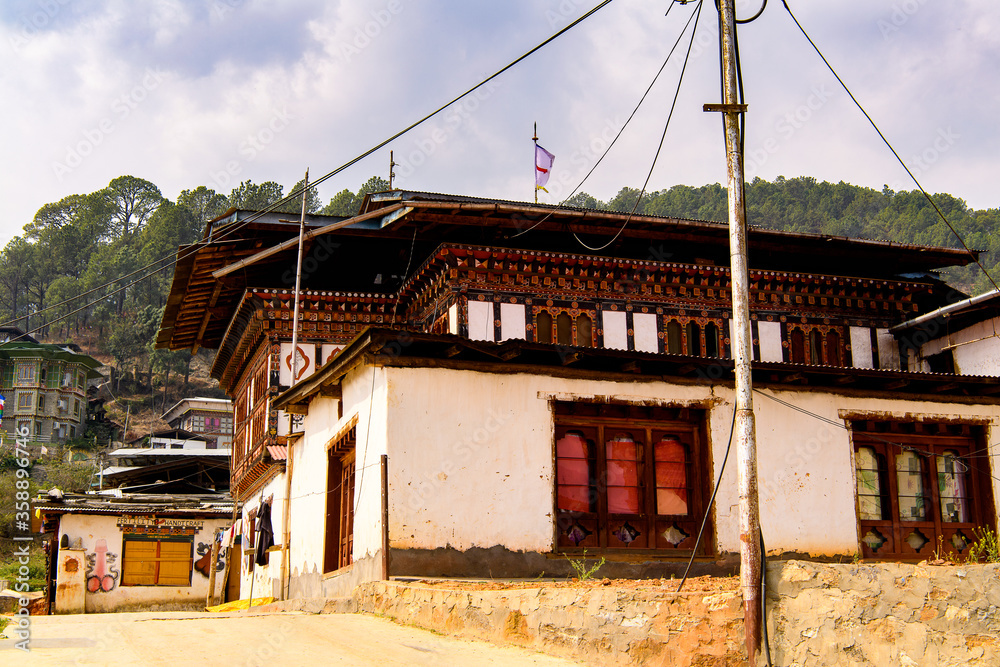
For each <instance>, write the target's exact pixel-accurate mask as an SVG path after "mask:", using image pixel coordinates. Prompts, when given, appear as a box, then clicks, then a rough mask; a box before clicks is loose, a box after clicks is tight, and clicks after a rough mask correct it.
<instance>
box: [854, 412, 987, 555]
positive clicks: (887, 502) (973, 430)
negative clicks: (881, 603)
mask: <svg viewBox="0 0 1000 667" xmlns="http://www.w3.org/2000/svg"><path fill="white" fill-rule="evenodd" d="M878 424H879V427H878V429H877V430H875V429H874V428H873V427H872V426H871V424H870V423H866V422H855V423H853V424H852V441H853V448H854V449H853V454H854V457H853V458H854V461H855V463H854V467H855V471H856V472H855V514H856V517H857V520H858V545H859V549H860V552H861V555H862V557H863V558H866V559H874V560H910V561H913V560H924V559H930V558H934V556H935V554H951V555H955V556H956V557H959V558H961V557H963V556H964V554H965V553H966V548H962V549H959V548H958V546H959V545H961V544H962V543H963V542H964V543H965V544H967V543H968V542H971V541H973V540H975V536H974V535H973V529H974V528H977V527H984V526H985V527H989V528H991V529H993V530H995V529H996V511H995V506H994V504H993V491H992V477H991V473H990V459H989V457H988V456H979V455H978V454H981V453H983V452H985V451H987V450H986V437H985V432H984V429H982V428H981V427H975V426H968V425H965V426H962V425H937V424H919V425H916V426H914V425H912V424H905V423H894V422H893V423H878ZM901 430H916V431H918V432H917V433H913V432H911V433H906V432H900V431H901ZM933 431H936V432H933ZM862 447H867V448H871V449H872V450H874V452H875V454H876V456H877V457H879V459H878V460H879V461H880V464H879V467H878V472H879V482H880V483H879V486H880V495H881V497H882V502H883V505H884V506H883V510H882V514H883V517H882V519H880V520H874V519H862V518H861V501H860V498H859V494H860V492H861V484H860V482H859V480H858V476H859V473H858V472H857V466H858V463H857V459H858V451H859V450H860V449H861V448H862ZM948 451H954V452H956V453H958V455H959V456H958V459H957V460H958V461H960V462H963V465H964V466H965V471H964V472H965V473H966V479H965V484H966V485H967V489H966V493H967V497H968V499H969V504H968V517H967V518H968V521H963V522H958V521H945V520H944V518H943V517H942V512H941V501H940V491H939V479H938V472H937V460H938V458H939V457H941V456H942V455H944V454H945V452H948ZM903 452H911V453H913V454H915V455H916V456H918V457H919V460H920V461H921V463H922V466H921V471H920V473H921V477H922V482H923V483H922V486H923V488H924V490H925V493H926V494H927V496H929V498H928V501H927V502H928V503H929V508H928V513H927V517H926V518H925V519H922V520H917V521H906V520H903V519H902V518H901V517H900V516H899V491H898V475H897V471H896V456H897V455H900V454H902V453H903ZM916 531H919V534H920V535H923V536H924V537H925V538H926V539H927V541H926V543H925V544H923V546H922V547H921V548H920V549H914V548H913V546H912V545H911V544H910V543H909V542H908V541H907V538H908V537H909V536H910V535H911V534H913V533H915V532H916ZM879 536H881V538H884V539H885V542H884V543H883V544H881V545H880V546H877V547H874V546H873V545H872V544H870V543H869V541H868V540H869V539H871V538H878V537H879Z"/></svg>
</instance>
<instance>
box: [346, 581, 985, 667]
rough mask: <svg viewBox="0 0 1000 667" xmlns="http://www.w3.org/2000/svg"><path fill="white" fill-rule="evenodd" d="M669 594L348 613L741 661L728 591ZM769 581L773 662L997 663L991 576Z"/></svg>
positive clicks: (568, 650) (370, 603)
mask: <svg viewBox="0 0 1000 667" xmlns="http://www.w3.org/2000/svg"><path fill="white" fill-rule="evenodd" d="M675 583H676V582H669V583H668V584H667V585H665V586H655V585H652V584H650V585H649V586H645V587H638V588H619V587H613V586H610V585H609V586H597V587H587V586H580V587H556V586H546V585H545V584H539V585H538V587H536V588H525V589H507V590H456V589H448V588H445V587H444V586H443V585H427V584H422V583H403V582H398V581H391V582H370V583H366V584H363V585H362V586H360V587H359V588H358V589H357V590H356V591H355V596H354V600H355V601H356V603H357V609H358V611H363V612H369V613H375V614H381V615H384V616H388V617H390V618H393V619H396V620H398V621H400V622H402V623H408V624H411V625H416V626H419V627H423V628H428V629H431V630H437V631H439V632H445V633H448V634H453V635H458V636H464V637H469V638H474V639H483V640H487V641H493V642H498V643H510V644H518V645H521V646H525V647H528V648H533V649H536V650H538V651H542V652H545V653H549V654H552V655H558V656H563V657H567V658H571V659H574V660H578V661H583V662H586V663H588V664H591V665H610V664H614V665H654V666H657V667H659V666H664V667H666V666H670V667H673V666H678V667H689V666H695V665H696V666H698V667H707V666H709V665H712V666H724V667H729V666H735V665H743V664H745V652H744V649H743V641H744V634H743V607H742V598H741V596H740V593H739V591H738V590H732V586H731V585H730V586H724V587H723V588H728V590H726V591H725V592H712V593H705V592H685V593H680V594H678V593H674V592H672V591H673V590H674V585H675ZM767 584H768V589H767V598H768V599H767V606H768V609H767V622H768V630H769V636H770V646H771V657H772V660H773V664H774V665H781V666H782V667H885V666H887V665H893V666H901V667H916V666H920V667H924V666H927V667H931V666H933V667H949V666H952V665H954V666H956V667H958V666H960V665H961V666H963V667H964V666H966V665H973V666H982V667H987V666H989V667H996V666H998V665H1000V565H974V566H924V565H904V564H899V563H879V564H848V565H844V564H825V563H811V562H805V561H773V562H771V563H769V564H768V576H767ZM759 664H764V663H763V660H762V661H761V662H760V663H759Z"/></svg>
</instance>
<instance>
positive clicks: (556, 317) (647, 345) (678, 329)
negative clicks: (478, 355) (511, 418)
mask: <svg viewBox="0 0 1000 667" xmlns="http://www.w3.org/2000/svg"><path fill="white" fill-rule="evenodd" d="M468 313H469V319H468V335H469V338H471V339H473V340H488V341H493V340H507V339H511V338H520V339H522V340H533V341H534V342H537V343H545V344H555V345H566V346H575V347H597V346H600V347H604V348H608V349H620V350H627V349H632V350H636V351H639V352H667V353H670V354H687V355H691V356H699V357H720V356H724V355H725V350H726V339H725V337H724V335H723V329H722V320H719V321H717V322H716V321H711V320H709V321H707V322H706V321H704V320H702V321H698V320H694V319H688V318H684V317H671V318H669V319H666V320H665V322H666V324H665V327H664V328H663V329H661V324H660V322H661V318H660V317H659V316H657V315H656V314H654V313H634V314H633V315H632V320H633V321H632V327H631V328H630V327H629V326H628V319H627V314H626V313H625V312H623V311H605V312H603V313H602V319H603V323H602V327H601V329H602V330H601V331H598V329H597V326H596V312H594V311H583V312H581V311H579V310H577V309H570V308H560V307H551V306H550V307H535V308H533V309H531V315H532V316H531V319H530V320H529V319H528V317H527V316H526V308H525V306H523V305H520V304H500V318H499V320H496V319H495V318H494V310H493V304H492V303H489V302H483V301H470V302H469V311H468ZM436 326H438V328H441V329H443V328H444V327H443V326H440V325H436ZM498 334H499V335H498Z"/></svg>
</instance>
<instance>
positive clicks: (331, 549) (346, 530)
mask: <svg viewBox="0 0 1000 667" xmlns="http://www.w3.org/2000/svg"><path fill="white" fill-rule="evenodd" d="M357 423H358V422H357V417H356V416H355V417H353V418H352V419H351V420H350V421H349V422H348V423H347V424H346V425H345V427H344V428H342V429H341V431H340V432H339V433H338V434H337V435H336V436H334V437H333V438H331V440H330V442H329V443H327V489H326V529H325V531H326V532H325V537H324V546H323V572H324V573H330V572H336V571H337V570H340V569H342V568H345V567H348V566H349V565H351V564H352V563H353V562H354V479H355V472H356V468H357V466H356V465H355V460H356V449H357Z"/></svg>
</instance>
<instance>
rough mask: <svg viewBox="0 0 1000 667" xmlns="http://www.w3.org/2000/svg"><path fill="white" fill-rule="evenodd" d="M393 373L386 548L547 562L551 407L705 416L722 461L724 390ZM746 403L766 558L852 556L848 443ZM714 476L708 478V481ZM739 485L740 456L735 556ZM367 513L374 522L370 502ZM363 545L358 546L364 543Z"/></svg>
mask: <svg viewBox="0 0 1000 667" xmlns="http://www.w3.org/2000/svg"><path fill="white" fill-rule="evenodd" d="M387 373H388V389H389V396H388V399H389V402H390V405H391V406H392V410H391V414H390V416H389V419H388V431H387V437H388V453H389V513H390V517H389V526H390V528H389V530H390V532H389V537H390V545H391V546H392V547H393V548H423V549H434V548H438V547H444V546H451V547H452V548H455V549H458V550H467V549H470V548H472V547H483V548H489V547H492V546H495V545H502V546H504V547H506V548H507V549H510V550H512V551H518V550H525V551H541V552H547V551H550V550H551V548H552V539H553V526H554V523H553V495H552V494H553V485H554V478H553V454H552V448H553V437H552V428H553V417H552V414H551V411H550V399H551V398H552V397H556V398H558V399H559V400H587V399H592V398H594V397H613V398H614V399H617V400H633V401H637V402H639V401H648V400H651V399H652V400H657V401H659V402H662V403H664V404H675V405H683V404H712V405H714V407H712V408H711V409H710V411H709V433H710V436H709V437H710V439H711V447H712V460H713V463H714V465H715V466H718V465H719V464H720V463H721V461H722V460H723V456H724V453H725V447H726V441H727V439H728V435H729V427H730V421H731V418H732V410H733V397H732V391H731V389H728V388H724V387H709V386H681V385H670V384H666V383H620V382H602V381H591V380H574V379H565V378H553V377H546V376H536V375H527V374H518V375H499V374H488V373H478V372H472V371H453V370H443V369H402V368H395V369H388V370H387ZM777 396H778V397H779V398H781V399H782V400H785V401H787V402H790V403H793V404H794V405H797V406H799V407H802V408H805V409H807V410H809V411H811V412H813V413H816V414H817V415H819V416H821V417H823V418H825V419H829V420H832V421H834V422H836V423H838V424H843V423H844V418H843V414H846V413H858V414H861V413H865V414H870V413H878V414H881V415H892V416H895V417H898V418H912V417H913V416H915V415H925V416H932V417H934V418H942V419H944V418H947V419H954V418H961V417H966V418H976V419H981V418H982V417H983V416H984V415H994V419H996V416H997V415H998V413H1000V410H998V409H997V408H995V407H992V406H964V405H955V404H946V403H938V402H928V401H907V400H900V399H881V398H871V397H864V398H855V397H847V396H840V395H833V394H827V393H824V392H780V393H778V394H777ZM754 402H755V414H756V419H757V429H758V470H759V479H760V506H761V523H762V525H763V528H764V532H765V539H766V540H767V546H768V551H769V552H771V553H781V552H799V553H806V554H810V555H813V556H833V555H844V554H852V553H854V552H855V551H856V549H857V544H858V531H857V516H856V512H855V472H854V464H853V447H852V444H851V440H850V436H849V433H848V431H847V430H846V428H842V427H839V426H833V425H830V424H827V423H825V422H824V421H821V420H819V419H816V418H814V417H810V416H808V415H804V414H802V413H800V412H796V411H794V410H791V409H789V408H788V407H786V406H783V405H781V404H779V403H777V402H775V401H771V400H769V399H768V398H765V397H764V396H760V395H757V396H755V397H754ZM844 411H846V412H844ZM360 437H361V436H360V431H359V440H360ZM991 441H992V440H991ZM734 446H735V445H734ZM994 465H995V464H994ZM717 474H718V470H717V468H713V471H712V480H714V479H715V477H716V476H717ZM736 480H737V469H736V453H735V450H734V451H733V452H732V453H731V454H730V458H729V463H728V464H727V468H726V471H725V475H724V478H723V483H722V487H721V488H720V491H719V495H718V498H717V505H716V524H717V544H718V547H719V550H720V551H722V552H736V551H738V550H739V539H738V532H739V531H738V511H737V507H738V494H737V482H736ZM705 483H706V484H711V481H709V480H706V482H705ZM372 486H373V487H374V486H375V485H372ZM998 497H1000V496H998ZM364 504H366V505H368V506H370V507H372V508H373V510H372V511H377V508H378V498H377V497H374V498H371V499H367V500H366V501H365V502H364ZM358 539H362V537H361V535H360V534H359V537H358ZM355 548H356V550H357V546H356V547H355Z"/></svg>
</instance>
